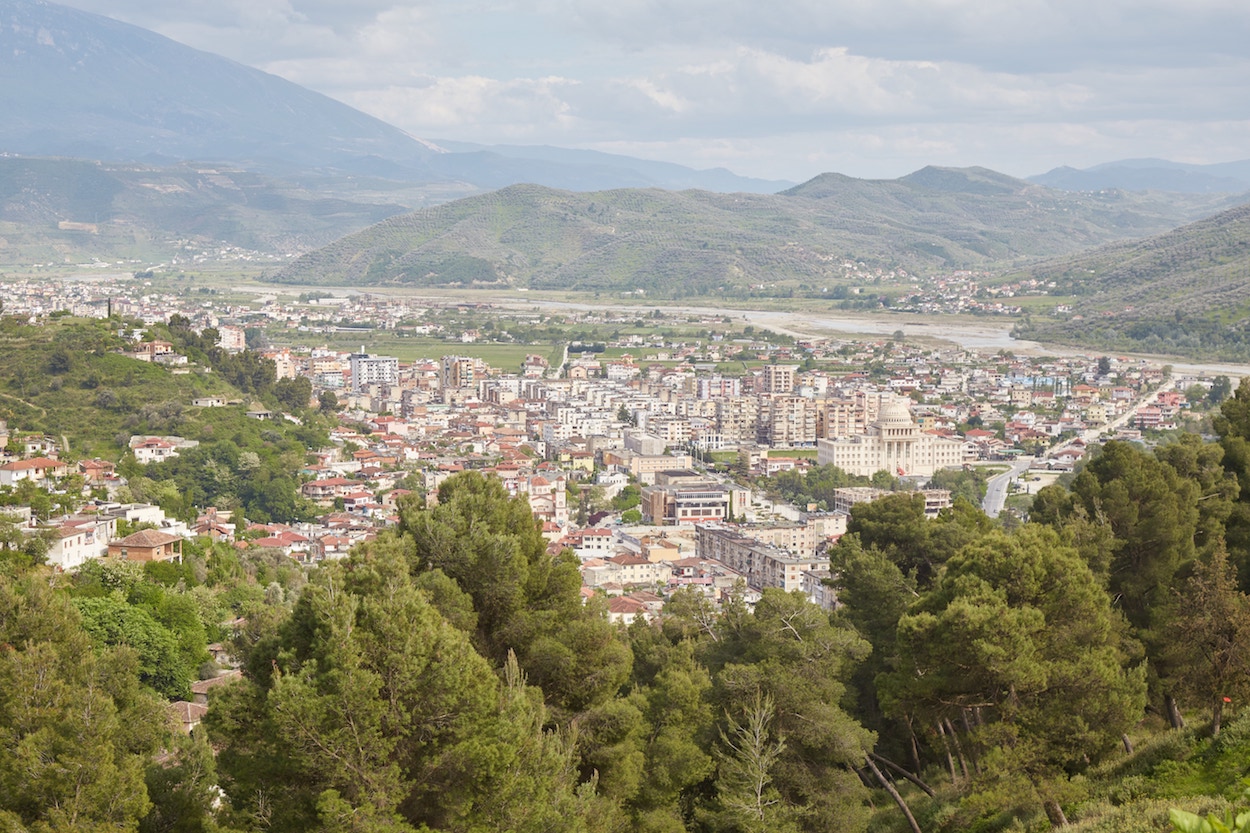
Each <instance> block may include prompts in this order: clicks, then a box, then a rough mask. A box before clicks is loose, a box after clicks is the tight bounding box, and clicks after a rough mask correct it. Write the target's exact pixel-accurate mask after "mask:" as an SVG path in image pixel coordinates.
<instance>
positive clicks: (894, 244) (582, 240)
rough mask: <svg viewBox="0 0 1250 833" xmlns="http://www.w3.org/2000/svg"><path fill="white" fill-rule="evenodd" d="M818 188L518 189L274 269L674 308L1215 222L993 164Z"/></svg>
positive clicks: (1182, 203) (1169, 204) (1197, 212)
mask: <svg viewBox="0 0 1250 833" xmlns="http://www.w3.org/2000/svg"><path fill="white" fill-rule="evenodd" d="M909 176H910V178H909V177H903V178H901V179H899V180H855V179H853V178H850V177H844V176H841V175H837V174H825V175H821V176H819V177H815V178H813V179H812V180H810V181H809V182H808V183H804V184H802V185H799V186H796V187H795V188H792V189H788V190H787V191H785V192H782V193H781V194H777V195H750V194H730V195H724V194H713V193H710V192H705V191H698V190H688V191H680V192H667V191H661V190H658V189H621V190H613V191H601V192H591V193H572V192H567V191H558V190H555V189H549V188H544V187H542V186H535V185H517V186H510V187H508V188H504V189H501V190H499V191H496V192H492V193H490V194H485V195H478V196H473V197H468V198H465V199H462V200H457V201H455V202H451V203H446V204H443V205H441V206H438V207H436V208H431V209H427V210H424V211H418V212H413V213H411V214H405V215H401V216H397V217H392V218H389V219H388V220H385V221H383V222H381V223H379V224H378V225H376V226H373V227H371V228H369V229H365V230H363V231H361V232H357V233H356V234H354V235H349V236H348V237H345V238H343V239H342V240H339V241H336V242H335V243H333V244H331V245H330V246H328V247H326V248H323V249H320V250H317V251H315V252H310V253H308V254H306V255H304V256H302V257H301V258H299V259H297V260H296V261H293V262H291V263H290V264H287V265H285V266H283V267H281V268H280V269H277V270H274V271H272V272H270V273H269V274H268V278H269V279H270V280H274V281H278V282H283V283H309V284H340V285H361V284H409V285H457V284H459V285H471V284H486V285H499V286H510V287H531V288H544V289H570V290H593V291H600V290H610V291H622V292H636V291H639V290H641V291H644V292H647V293H650V294H660V295H662V296H669V297H682V296H685V295H697V294H707V293H710V292H714V291H725V290H726V289H730V290H743V289H746V288H749V287H750V286H752V285H766V284H775V285H785V286H788V287H790V288H791V289H794V290H799V291H820V290H819V287H828V286H831V285H836V284H838V283H840V282H843V278H844V269H843V265H844V263H846V262H863V263H865V264H867V266H868V267H869V268H882V269H904V270H907V271H916V270H930V271H932V270H942V269H968V268H987V267H990V266H1000V265H1004V264H1010V263H1013V262H1021V261H1024V260H1027V259H1038V258H1041V257H1044V256H1048V255H1053V254H1054V253H1055V252H1066V253H1074V252H1076V251H1078V250H1080V249H1081V248H1086V247H1090V246H1094V245H1098V244H1100V243H1105V242H1108V241H1110V240H1118V239H1124V238H1128V237H1144V236H1147V235H1149V234H1153V233H1157V232H1161V231H1164V230H1167V229H1170V228H1173V227H1175V226H1176V225H1178V224H1180V223H1182V222H1186V221H1189V220H1193V219H1195V218H1197V217H1199V216H1205V215H1206V214H1209V213H1210V212H1211V211H1213V210H1216V208H1217V207H1222V206H1220V201H1219V200H1218V199H1215V198H1212V197H1198V196H1193V197H1190V198H1188V200H1187V201H1186V200H1181V199H1179V198H1169V199H1158V198H1155V197H1151V196H1142V195H1131V194H1124V193H1119V192H1114V193H1107V194H1101V195H1086V194H1069V193H1066V192H1061V191H1053V190H1051V189H1047V188H1044V187H1041V186H1036V185H1032V184H1030V183H1027V182H1025V181H1023V180H1015V179H1013V178H1011V177H1007V176H1005V175H1003V174H997V173H996V172H992V171H987V170H985V169H950V168H947V169H939V168H933V169H924V170H923V171H921V172H917V174H914V175H909Z"/></svg>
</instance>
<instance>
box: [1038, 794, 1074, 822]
mask: <svg viewBox="0 0 1250 833" xmlns="http://www.w3.org/2000/svg"><path fill="white" fill-rule="evenodd" d="M1042 806H1043V807H1045V808H1046V818H1048V819H1050V826H1051V827H1066V826H1067V824H1068V817H1067V816H1065V815H1064V814H1063V808H1062V807H1060V806H1059V802H1058V801H1055V800H1054V799H1053V798H1048V799H1046V800H1045V801H1043V802H1042Z"/></svg>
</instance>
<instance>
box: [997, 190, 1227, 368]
mask: <svg viewBox="0 0 1250 833" xmlns="http://www.w3.org/2000/svg"><path fill="white" fill-rule="evenodd" d="M1026 274H1027V275H1028V276H1029V277H1033V278H1036V279H1038V280H1041V281H1044V282H1054V283H1055V284H1056V289H1055V293H1056V294H1061V295H1077V296H1080V297H1081V300H1082V302H1081V304H1079V312H1077V313H1075V314H1073V315H1069V316H1063V317H1061V318H1059V319H1046V318H1040V317H1035V318H1033V319H1032V320H1030V321H1029V322H1027V323H1026V324H1025V325H1023V326H1021V327H1019V328H1018V329H1017V332H1018V334H1020V335H1022V336H1024V337H1028V338H1041V339H1047V340H1062V341H1068V342H1072V343H1080V344H1083V345H1088V346H1091V347H1101V348H1106V349H1133V350H1146V351H1156V350H1157V351H1160V352H1170V353H1185V354H1188V355H1194V356H1220V357H1222V358H1225V359H1233V358H1238V359H1244V358H1246V357H1247V356H1250V340H1248V336H1247V333H1248V332H1250V331H1248V330H1247V322H1248V321H1250V207H1247V206H1241V207H1238V208H1234V209H1231V210H1229V211H1225V212H1223V213H1221V214H1217V215H1216V216H1214V217H1210V218H1208V219H1206V220H1202V221H1199V222H1197V223H1192V224H1190V225H1187V226H1184V227H1182V228H1179V229H1176V230H1175V231H1171V232H1168V233H1167V234H1162V235H1159V236H1157V237H1152V238H1150V239H1148V240H1143V241H1139V242H1136V243H1122V244H1118V245H1113V246H1107V247H1104V248H1100V249H1097V250H1095V251H1093V252H1090V253H1087V254H1084V255H1081V256H1078V257H1073V258H1065V259H1059V260H1054V261H1051V262H1048V263H1045V264H1041V265H1038V266H1035V267H1032V268H1030V269H1028V270H1027V271H1026Z"/></svg>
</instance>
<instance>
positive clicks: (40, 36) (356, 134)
mask: <svg viewBox="0 0 1250 833" xmlns="http://www.w3.org/2000/svg"><path fill="white" fill-rule="evenodd" d="M0 114H3V118H2V119H0V153H3V152H7V153H18V154H23V155H28V156H43V157H46V156H61V157H74V158H81V159H99V160H107V161H115V162H116V161H121V162H148V163H154V164H160V165H169V164H176V163H178V162H181V161H185V160H202V161H207V162H228V163H230V164H234V165H241V166H244V167H247V168H250V169H253V170H259V171H263V172H266V173H269V174H272V175H278V176H292V175H297V174H302V173H306V172H307V171H309V170H320V171H322V172H331V173H339V174H348V175H360V176H373V177H382V178H385V179H389V180H393V181H397V182H404V183H414V182H417V183H444V182H449V181H460V182H465V183H469V184H471V185H473V186H474V187H476V188H478V189H489V188H499V187H502V186H504V185H510V184H513V183H517V182H538V183H542V184H546V185H550V186H552V187H559V188H568V189H572V190H596V189H602V188H621V187H646V186H658V187H664V188H688V187H692V186H697V187H701V188H707V189H713V190H726V191H730V190H748V191H775V190H778V189H780V188H782V187H785V186H786V185H788V184H789V183H779V182H778V183H775V182H767V181H762V180H752V179H749V178H745V177H737V176H735V175H733V174H731V173H729V172H728V171H695V170H693V169H690V168H684V167H682V166H680V165H666V164H664V163H656V162H646V161H643V160H630V159H628V158H627V157H620V156H611V155H608V154H595V153H591V152H585V151H581V152H579V151H562V150H559V149H557V148H515V147H501V148H494V149H492V148H480V147H476V146H463V147H462V148H458V149H459V150H463V151H464V152H447V151H446V150H445V149H443V148H440V147H438V146H437V145H434V144H431V143H428V142H424V141H422V140H420V139H416V138H414V137H412V136H409V135H408V134H407V133H405V132H403V131H402V130H399V129H397V128H395V127H392V126H391V125H388V124H386V123H384V122H382V121H379V120H378V119H375V118H373V117H372V116H367V115H365V114H364V113H361V112H360V111H358V110H354V109H352V108H351V107H348V106H347V105H345V104H341V103H339V102H337V101H334V100H333V99H330V98H328V97H326V96H324V95H321V94H319V93H315V92H312V91H311V90H307V89H305V88H303V87H300V86H298V85H295V84H292V83H290V82H288V81H285V80H283V79H281V78H278V77H277V76H274V75H269V74H267V73H264V72H261V71H259V70H256V69H252V68H249V67H246V66H242V65H240V64H237V63H234V62H233V61H229V60H226V59H224V58H221V57H218V56H216V55H211V54H209V53H207V52H201V51H199V50H196V49H192V48H190V47H187V46H183V45H182V44H179V43H176V42H174V41H172V40H169V39H168V38H165V37H163V36H161V35H158V34H156V33H154V32H150V31H148V30H146V29H141V28H138V27H135V26H131V25H129V24H125V23H121V22H119V21H116V20H111V19H109V18H105V17H100V16H99V15H94V14H90V13H87V12H82V11H78V10H77V9H72V8H69V7H67V6H60V5H57V4H54V3H46V2H40V0H0Z"/></svg>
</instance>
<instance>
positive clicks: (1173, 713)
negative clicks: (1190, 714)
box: [1163, 694, 1185, 729]
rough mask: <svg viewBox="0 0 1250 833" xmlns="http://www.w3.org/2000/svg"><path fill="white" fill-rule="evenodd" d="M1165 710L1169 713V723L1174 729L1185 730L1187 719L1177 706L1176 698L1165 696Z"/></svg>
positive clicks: (1169, 695)
mask: <svg viewBox="0 0 1250 833" xmlns="http://www.w3.org/2000/svg"><path fill="white" fill-rule="evenodd" d="M1163 708H1164V710H1165V711H1166V712H1167V713H1168V723H1170V724H1171V725H1172V728H1173V729H1184V728H1185V718H1184V717H1182V716H1181V710H1180V708H1179V707H1178V706H1177V705H1176V698H1175V697H1173V696H1172V695H1171V694H1165V695H1163Z"/></svg>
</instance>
